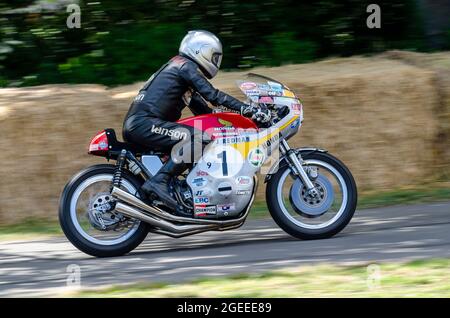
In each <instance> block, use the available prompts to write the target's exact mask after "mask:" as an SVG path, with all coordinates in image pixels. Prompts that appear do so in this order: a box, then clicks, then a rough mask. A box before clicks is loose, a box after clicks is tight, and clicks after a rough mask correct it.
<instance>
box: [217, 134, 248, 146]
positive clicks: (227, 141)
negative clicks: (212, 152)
mask: <svg viewBox="0 0 450 318" xmlns="http://www.w3.org/2000/svg"><path fill="white" fill-rule="evenodd" d="M249 141H250V137H249V136H245V137H242V136H237V137H226V138H218V139H217V143H220V144H224V145H226V144H239V143H242V142H249Z"/></svg>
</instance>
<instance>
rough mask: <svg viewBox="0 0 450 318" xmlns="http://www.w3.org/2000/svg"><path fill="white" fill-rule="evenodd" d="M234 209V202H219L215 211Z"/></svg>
mask: <svg viewBox="0 0 450 318" xmlns="http://www.w3.org/2000/svg"><path fill="white" fill-rule="evenodd" d="M234 210H236V206H235V205H234V203H230V204H220V205H218V206H217V212H228V211H234Z"/></svg>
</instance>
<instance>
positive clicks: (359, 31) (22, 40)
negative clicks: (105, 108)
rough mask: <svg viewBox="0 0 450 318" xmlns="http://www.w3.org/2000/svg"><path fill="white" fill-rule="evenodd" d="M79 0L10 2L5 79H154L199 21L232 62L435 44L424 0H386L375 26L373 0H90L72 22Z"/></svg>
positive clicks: (1, 73)
mask: <svg viewBox="0 0 450 318" xmlns="http://www.w3.org/2000/svg"><path fill="white" fill-rule="evenodd" d="M73 2H77V1H74V0H72V1H69V0H38V1H32V0H14V1H12V0H8V1H4V0H2V1H0V86H11V85H36V84H43V83H59V82H68V83H91V82H95V83H103V84H107V85H116V84H124V83H131V82H134V81H140V80H145V79H146V78H147V77H148V76H149V75H150V74H151V73H152V72H154V71H155V70H156V69H157V68H158V67H159V66H160V65H161V64H162V63H164V62H165V61H167V60H168V59H169V58H170V57H171V56H173V55H175V54H176V53H177V48H178V45H179V42H180V40H181V39H182V37H183V35H184V34H185V33H186V31H187V30H190V29H207V30H210V31H212V32H214V33H216V34H218V35H219V37H220V38H221V40H222V41H223V44H224V51H225V52H224V61H223V68H224V69H236V68H246V67H253V66H256V65H280V64H285V63H303V62H308V61H311V60H314V59H318V58H323V57H326V56H330V55H337V56H348V55H353V54H366V53H372V52H378V51H382V50H387V49H393V48H400V49H411V50H425V49H426V46H425V44H424V43H425V40H424V35H423V34H424V31H423V23H422V22H421V21H422V18H421V16H420V12H419V11H418V9H417V8H418V7H417V5H416V1H415V0H389V1H388V0H378V1H377V4H379V6H380V7H381V11H382V12H381V15H382V27H381V29H369V28H367V26H366V18H367V16H368V13H367V12H366V8H367V5H368V4H370V3H371V2H372V1H365V0H363V1H359V0H340V1H335V0H319V1H314V2H311V1H305V0H297V1H294V0H246V1H238V0H224V1H220V2H219V1H208V0H166V1H164V0H128V1H121V0H97V1H89V0H85V1H78V3H79V5H80V7H81V28H80V29H69V28H67V27H66V19H67V16H68V13H67V12H66V10H65V8H66V6H67V4H68V3H73Z"/></svg>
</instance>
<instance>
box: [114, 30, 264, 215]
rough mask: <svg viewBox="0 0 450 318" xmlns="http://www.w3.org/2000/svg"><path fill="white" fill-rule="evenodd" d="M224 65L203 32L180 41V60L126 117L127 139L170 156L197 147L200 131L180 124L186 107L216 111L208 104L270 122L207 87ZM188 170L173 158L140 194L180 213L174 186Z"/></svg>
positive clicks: (215, 43) (215, 42)
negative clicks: (176, 150) (182, 148)
mask: <svg viewBox="0 0 450 318" xmlns="http://www.w3.org/2000/svg"><path fill="white" fill-rule="evenodd" d="M221 61H222V44H221V43H220V40H219V39H218V38H217V37H216V36H215V35H214V34H212V33H210V32H207V31H201V30H196V31H189V32H188V34H187V35H186V36H185V37H184V38H183V40H182V41H181V45H180V48H179V55H177V56H175V57H174V58H172V59H171V60H170V61H169V62H168V63H166V64H165V65H163V66H162V67H161V68H160V69H159V70H158V71H157V72H156V73H154V74H153V75H152V76H151V77H150V78H149V80H148V81H147V82H146V83H145V85H144V86H143V87H142V88H141V90H140V91H139V94H138V95H137V96H136V97H135V99H134V101H133V103H132V104H131V107H130V109H129V111H128V114H127V115H126V117H125V121H124V125H123V137H124V139H125V140H126V141H128V142H131V143H135V144H138V145H141V146H143V147H145V148H148V149H156V150H161V151H164V152H167V151H170V150H171V149H172V148H173V147H174V146H175V145H176V144H177V143H179V142H180V143H185V144H186V143H187V144H189V146H192V143H193V142H194V134H196V133H198V131H196V129H194V128H193V127H190V126H186V125H182V124H179V123H176V121H177V120H178V119H180V117H181V111H182V110H183V108H184V107H186V106H188V107H189V108H190V110H191V111H192V112H193V114H194V115H200V114H207V113H211V112H212V109H211V108H209V107H208V105H207V103H206V102H205V100H206V101H208V102H210V103H211V104H213V105H214V106H219V105H221V106H224V107H226V108H229V109H231V110H233V111H236V112H239V113H241V114H242V115H244V116H247V117H253V118H254V119H256V120H259V121H265V120H266V119H267V118H268V116H269V115H268V113H267V110H262V109H260V108H258V107H254V106H251V105H247V104H244V103H242V102H240V101H239V100H237V99H236V98H234V97H231V96H230V95H227V94H225V93H223V92H221V91H219V90H217V89H215V88H214V87H213V86H212V85H211V84H210V83H209V82H208V80H207V79H206V78H208V79H212V78H213V77H214V76H215V75H216V74H217V72H218V71H219V68H220V63H221ZM205 77H206V78H205ZM267 120H268V119H267ZM204 142H205V141H203V143H204ZM190 148H191V149H193V148H195V147H190ZM186 168H187V165H186V162H183V161H182V162H180V161H179V160H176V158H173V156H171V157H170V159H169V160H168V161H167V162H166V163H165V164H164V166H163V167H162V168H161V169H160V170H159V172H158V173H157V174H156V175H155V176H153V177H152V178H150V179H148V180H147V181H146V182H145V183H144V184H143V186H142V188H141V189H142V190H143V192H144V193H145V194H147V195H149V194H151V193H154V194H155V195H156V196H158V197H159V199H160V200H161V201H163V203H164V204H165V205H166V206H168V207H169V208H171V209H172V210H176V209H177V205H178V203H177V201H176V200H175V199H174V198H173V197H172V196H171V195H170V191H169V181H170V180H171V178H172V177H174V176H178V175H180V174H181V173H182V172H183V171H184V170H186Z"/></svg>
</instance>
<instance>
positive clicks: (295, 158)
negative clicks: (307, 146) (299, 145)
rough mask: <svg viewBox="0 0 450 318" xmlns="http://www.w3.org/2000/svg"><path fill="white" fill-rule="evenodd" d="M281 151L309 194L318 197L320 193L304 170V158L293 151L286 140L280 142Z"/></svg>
mask: <svg viewBox="0 0 450 318" xmlns="http://www.w3.org/2000/svg"><path fill="white" fill-rule="evenodd" d="M280 151H281V154H283V155H284V156H285V157H286V159H287V160H288V163H289V164H290V167H291V168H292V170H293V172H294V174H295V175H296V176H298V177H300V179H301V180H302V182H303V184H304V185H305V187H306V191H307V193H308V194H309V195H310V196H312V197H315V196H316V195H318V193H319V192H318V191H317V189H316V187H315V186H314V183H312V181H311V180H310V179H309V176H308V174H307V173H306V171H305V169H303V167H302V163H301V161H302V157H301V155H300V153H296V152H295V151H294V150H293V149H291V147H289V144H288V143H287V141H286V140H284V139H283V140H281V142H280ZM299 157H300V159H299Z"/></svg>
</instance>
